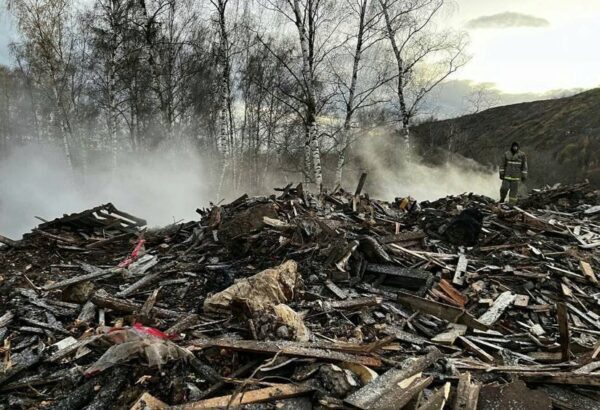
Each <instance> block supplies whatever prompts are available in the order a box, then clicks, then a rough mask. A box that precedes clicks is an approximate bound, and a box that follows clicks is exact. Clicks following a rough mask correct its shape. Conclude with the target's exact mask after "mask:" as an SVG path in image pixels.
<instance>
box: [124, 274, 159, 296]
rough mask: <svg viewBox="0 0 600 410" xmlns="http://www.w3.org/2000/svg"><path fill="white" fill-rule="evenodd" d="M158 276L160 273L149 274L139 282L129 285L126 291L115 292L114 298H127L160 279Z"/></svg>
mask: <svg viewBox="0 0 600 410" xmlns="http://www.w3.org/2000/svg"><path fill="white" fill-rule="evenodd" d="M160 275H161V273H160V272H156V273H150V274H148V275H145V276H144V277H142V278H141V279H140V280H138V281H136V282H134V283H132V284H131V285H129V286H128V287H127V288H126V289H124V290H122V291H120V292H117V293H116V294H115V296H116V297H118V298H124V297H127V296H129V295H131V294H132V293H134V292H136V291H138V290H140V289H143V288H144V287H146V286H149V285H151V284H152V283H154V282H155V281H157V280H158V279H159V278H160Z"/></svg>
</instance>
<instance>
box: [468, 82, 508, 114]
mask: <svg viewBox="0 0 600 410" xmlns="http://www.w3.org/2000/svg"><path fill="white" fill-rule="evenodd" d="M466 100H467V103H468V104H469V113H470V114H477V113H478V112H481V111H485V110H487V109H489V108H492V107H494V106H496V105H498V104H499V103H500V96H499V95H498V91H497V90H496V89H494V86H493V84H489V83H482V84H478V85H477V86H476V87H475V88H474V89H473V91H472V92H471V93H470V94H469V95H468V96H467V97H466Z"/></svg>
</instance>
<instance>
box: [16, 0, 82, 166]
mask: <svg viewBox="0 0 600 410" xmlns="http://www.w3.org/2000/svg"><path fill="white" fill-rule="evenodd" d="M7 5H8V7H9V10H11V11H12V13H13V15H14V16H15V18H16V21H17V25H18V28H19V31H20V32H21V33H22V34H23V37H24V41H23V42H22V43H21V44H20V48H21V49H20V50H19V54H20V56H21V58H23V59H25V60H26V64H27V65H28V66H29V69H30V70H31V72H32V75H33V77H34V79H35V81H36V83H37V84H38V85H40V86H41V88H42V89H45V90H47V91H48V93H47V94H46V97H47V98H48V100H49V101H50V103H51V106H52V107H53V111H54V112H53V115H54V118H55V120H54V122H55V124H56V126H57V128H58V129H59V133H60V136H61V140H62V146H63V150H64V154H65V159H66V161H67V164H68V165H69V167H70V168H71V169H73V158H72V157H73V155H72V144H73V143H74V139H75V133H74V129H73V127H74V124H73V122H72V120H73V112H74V109H75V105H76V103H77V102H76V101H75V99H76V97H77V95H78V93H77V92H76V91H75V90H74V88H75V87H76V85H75V84H74V82H73V79H74V78H75V77H74V73H75V71H76V69H77V67H76V66H75V64H74V61H75V60H76V59H75V54H76V53H77V51H78V50H77V42H76V38H75V35H74V33H73V27H72V22H73V19H72V14H73V10H72V9H71V7H72V4H71V2H70V1H68V0H10V1H8V2H7Z"/></svg>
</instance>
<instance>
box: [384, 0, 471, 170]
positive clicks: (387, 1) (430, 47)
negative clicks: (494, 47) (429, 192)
mask: <svg viewBox="0 0 600 410" xmlns="http://www.w3.org/2000/svg"><path fill="white" fill-rule="evenodd" d="M445 2H446V0H407V1H401V0H379V5H380V7H381V12H382V13H383V16H384V21H385V28H384V31H385V34H386V36H387V38H388V40H389V44H390V47H391V50H392V55H393V58H394V61H395V68H396V74H397V77H396V89H395V94H396V99H397V101H396V102H397V106H398V113H399V120H398V123H399V134H400V135H401V136H402V138H403V140H404V149H405V154H406V159H408V160H409V159H410V150H411V141H410V131H409V126H410V121H411V118H412V117H413V116H414V114H415V112H416V111H417V109H418V107H419V105H420V103H421V102H422V100H423V98H424V97H425V96H426V95H427V94H428V93H429V92H431V90H433V89H434V88H435V87H436V86H437V85H438V84H440V83H441V82H442V81H444V80H445V79H446V78H447V77H448V76H449V75H450V74H452V73H454V72H455V71H456V70H457V69H458V68H460V67H462V66H463V65H464V64H465V63H466V62H467V58H466V56H465V52H464V51H465V47H466V44H467V41H466V40H467V39H466V35H465V34H464V33H453V32H450V31H442V32H436V30H435V26H434V24H433V19H434V17H435V16H436V15H437V14H439V13H440V10H442V7H443V5H444V3H445Z"/></svg>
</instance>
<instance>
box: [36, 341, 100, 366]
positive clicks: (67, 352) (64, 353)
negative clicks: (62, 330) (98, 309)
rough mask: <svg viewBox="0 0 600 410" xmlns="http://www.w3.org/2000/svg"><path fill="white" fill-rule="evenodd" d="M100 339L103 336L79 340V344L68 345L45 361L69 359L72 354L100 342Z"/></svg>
mask: <svg viewBox="0 0 600 410" xmlns="http://www.w3.org/2000/svg"><path fill="white" fill-rule="evenodd" d="M100 337H101V335H93V336H90V337H88V338H87V339H83V340H79V341H78V342H77V343H73V344H71V345H68V346H66V347H64V348H62V349H60V350H57V351H56V352H54V353H53V354H51V355H50V357H48V358H46V360H45V361H47V362H57V361H59V360H61V359H63V358H65V357H67V356H68V355H70V354H71V353H75V352H76V351H77V350H79V349H80V348H81V347H83V346H86V345H88V344H90V343H92V342H94V341H96V340H98V339H99V338H100Z"/></svg>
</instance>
